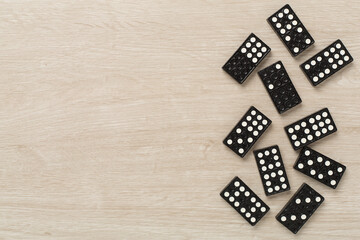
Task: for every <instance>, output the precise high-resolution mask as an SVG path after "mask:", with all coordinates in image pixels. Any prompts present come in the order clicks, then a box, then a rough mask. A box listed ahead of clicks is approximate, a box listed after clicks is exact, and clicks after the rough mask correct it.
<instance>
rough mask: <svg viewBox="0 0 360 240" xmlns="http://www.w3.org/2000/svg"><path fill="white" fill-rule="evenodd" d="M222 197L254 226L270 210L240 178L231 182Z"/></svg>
mask: <svg viewBox="0 0 360 240" xmlns="http://www.w3.org/2000/svg"><path fill="white" fill-rule="evenodd" d="M220 196H221V197H222V198H223V199H224V200H225V201H227V202H228V203H229V204H230V205H231V206H232V207H233V208H234V209H235V210H236V211H237V212H238V213H239V214H240V215H241V216H242V217H243V218H245V220H246V221H248V222H249V223H250V224H251V225H252V226H254V225H255V224H256V223H257V222H258V221H260V219H261V218H262V217H263V216H264V215H265V214H266V213H267V212H268V211H269V210H270V208H269V207H268V205H266V204H265V203H264V202H263V201H262V200H261V199H260V198H259V197H258V196H257V195H256V194H255V193H254V192H253V191H252V190H251V189H250V188H249V187H248V186H247V185H246V184H245V183H244V182H243V181H242V180H241V179H240V178H238V177H235V178H234V179H233V180H231V182H230V183H229V184H228V185H227V186H226V187H225V188H224V190H222V191H221V193H220Z"/></svg>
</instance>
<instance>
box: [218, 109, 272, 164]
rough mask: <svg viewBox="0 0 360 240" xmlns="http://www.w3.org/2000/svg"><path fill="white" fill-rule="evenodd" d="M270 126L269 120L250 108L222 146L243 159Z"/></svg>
mask: <svg viewBox="0 0 360 240" xmlns="http://www.w3.org/2000/svg"><path fill="white" fill-rule="evenodd" d="M270 124H271V120H270V119H268V118H267V117H266V116H265V115H264V114H262V113H261V112H260V111H259V110H257V109H256V108H255V107H251V108H250V109H249V110H248V111H247V113H246V114H245V115H244V116H243V117H242V119H241V120H240V122H239V123H238V124H237V125H236V126H235V128H234V129H233V130H232V131H231V132H230V133H229V135H228V136H227V137H226V138H225V140H224V144H225V145H227V146H228V147H229V148H230V149H232V150H233V151H234V152H235V153H237V154H238V155H239V156H240V157H243V156H245V154H246V153H247V152H248V151H249V149H250V148H251V147H252V145H253V144H254V143H255V142H256V140H257V139H258V138H259V137H260V136H261V135H262V133H263V132H264V131H265V130H266V129H267V127H268V126H269V125H270Z"/></svg>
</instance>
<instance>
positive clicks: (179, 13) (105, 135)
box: [0, 0, 360, 240]
mask: <svg viewBox="0 0 360 240" xmlns="http://www.w3.org/2000/svg"><path fill="white" fill-rule="evenodd" d="M286 3H289V4H290V5H291V6H292V7H293V9H294V10H295V12H296V13H297V15H298V16H299V17H300V19H301V20H302V22H303V23H304V24H305V26H306V27H307V28H308V30H309V31H310V33H311V34H312V36H313V37H314V39H315V41H316V43H315V45H314V46H313V47H311V48H310V49H308V50H307V51H305V52H304V53H303V54H301V55H300V56H299V57H297V58H295V59H294V58H292V57H291V56H290V54H289V53H288V52H287V50H286V48H285V47H284V46H283V44H282V43H281V42H280V40H279V39H278V37H277V36H276V35H275V33H274V32H273V30H272V29H271V27H270V26H269V25H268V23H267V22H266V18H267V17H268V16H270V15H271V14H272V13H274V12H275V11H276V10H278V9H279V8H280V7H282V6H283V5H284V4H286ZM359 12H360V3H359V1H357V0H347V1H342V2H339V1H335V0H334V1H310V0H303V1H287V2H285V1H265V0H257V1H234V0H231V1H220V0H219V1H210V0H201V1H200V0H197V1H183V0H175V1H161V0H156V1H155V0H154V1H131V0H127V1H124V0H122V1H46V0H38V1H1V2H0V44H1V48H0V79H1V80H0V135H1V140H0V155H1V158H0V164H1V167H0V239H221V238H224V239H265V238H266V239H277V240H279V239H341V240H343V239H359V238H360V231H359V226H360V207H359V201H360V186H359V182H360V181H359V171H360V161H359V159H358V158H359V149H360V144H359V131H360V127H359V123H360V122H359V118H360V109H359V102H360V94H359V90H360V81H359V65H358V60H359V59H360V43H359V33H360V28H359V21H360V17H359ZM250 32H254V33H255V34H257V35H258V36H259V37H260V38H261V39H262V40H263V41H264V42H266V43H267V44H268V45H269V46H270V47H271V48H272V51H271V54H270V55H269V56H268V57H267V58H266V59H265V60H264V61H263V62H262V63H261V65H260V66H259V68H258V69H257V70H259V69H261V68H264V67H266V66H267V65H269V64H271V63H273V62H275V61H277V60H282V61H283V63H284V65H285V67H286V69H287V71H288V73H289V75H290V77H291V79H292V81H293V82H294V85H295V86H296V88H297V90H298V92H299V94H300V96H301V98H302V100H303V103H302V104H301V105H300V106H298V107H296V108H295V109H293V110H291V111H289V112H288V113H286V114H283V115H281V116H280V115H279V114H278V113H277V112H276V110H275V108H274V106H273V104H272V102H271V101H270V98H269V96H268V95H267V92H266V91H265V89H264V87H263V85H262V83H261V81H260V79H259V78H258V76H257V75H256V74H252V75H251V77H250V78H249V79H248V80H247V81H246V83H245V84H243V85H240V84H238V83H237V82H235V81H234V80H233V79H232V78H231V77H230V76H228V75H227V74H226V73H225V72H224V71H222V69H221V67H222V65H223V64H224V63H225V62H226V60H227V59H228V58H229V57H230V56H231V55H232V54H233V52H234V51H235V50H236V49H237V48H238V47H239V45H240V44H241V43H242V42H243V40H244V39H245V38H246V37H247V36H248V35H249V34H250ZM338 38H340V39H341V40H342V41H343V42H344V44H345V45H346V46H347V48H348V49H349V51H350V53H351V54H352V56H353V57H354V59H355V60H354V62H353V63H352V64H351V65H350V66H348V67H347V68H346V69H344V70H342V71H341V72H339V73H338V74H336V75H335V76H333V77H331V78H330V79H328V80H327V81H326V82H324V83H323V84H321V85H319V86H318V87H316V88H314V87H312V86H311V84H310V83H309V82H308V80H307V79H306V78H305V75H304V74H303V73H302V72H301V70H300V68H299V67H298V65H299V64H300V63H302V62H303V61H305V60H306V59H307V58H309V57H310V56H312V55H313V54H315V53H317V52H318V51H320V50H321V49H323V48H324V47H326V46H327V45H328V44H330V43H332V42H333V41H334V40H336V39H338ZM250 105H255V106H256V107H257V108H259V110H261V111H262V112H263V113H265V114H266V115H267V116H268V117H269V118H270V119H272V121H273V124H272V126H271V127H270V129H269V130H268V131H267V132H266V133H265V134H264V135H263V137H262V138H261V139H260V140H259V141H258V142H257V143H256V145H255V147H254V148H253V149H256V148H261V147H266V146H269V145H271V144H278V145H279V146H280V149H281V153H282V155H283V159H284V162H285V166H286V170H287V173H288V176H289V181H290V184H291V187H292V190H291V191H289V192H287V193H282V194H279V195H275V196H273V197H266V196H265V194H264V192H263V188H262V185H261V182H260V177H259V174H258V171H257V168H256V165H255V161H254V157H253V156H252V153H251V152H250V153H249V154H248V155H247V156H246V157H245V158H244V159H241V158H239V157H238V156H237V155H235V154H234V153H232V152H231V151H230V150H229V149H228V148H227V147H226V146H224V145H223V144H222V140H223V138H224V137H225V136H226V134H227V133H228V132H229V131H230V130H231V128H232V127H233V126H234V124H235V123H236V122H237V121H238V120H239V119H240V117H241V116H242V115H243V114H244V113H245V111H246V110H247V109H248V107H249V106H250ZM322 107H328V108H329V109H330V111H331V114H332V115H333V117H334V119H335V122H336V124H337V126H338V129H339V130H338V132H337V133H336V134H333V135H332V136H329V137H327V138H325V139H323V140H321V141H319V142H318V143H316V144H313V145H312V146H313V147H314V149H316V150H318V151H320V152H322V153H323V154H325V155H327V156H329V157H332V158H333V159H335V160H338V161H340V162H341V163H343V164H345V165H346V166H347V171H346V173H345V175H344V177H343V179H342V182H341V183H340V185H339V186H338V189H336V190H333V189H330V188H328V187H326V186H324V185H322V184H320V183H318V182H316V181H314V180H312V179H310V178H308V177H306V176H305V175H302V174H301V173H299V172H296V171H295V170H294V169H293V168H292V165H293V163H294V161H295V159H296V157H297V154H298V153H297V152H295V151H294V150H293V149H292V148H291V146H290V144H289V142H288V139H287V137H286V135H285V133H284V131H283V127H284V126H285V125H287V124H289V123H291V122H293V121H295V120H297V119H299V118H301V117H304V116H306V115H308V114H310V113H312V112H315V111H317V110H319V109H320V108H322ZM235 175H237V176H239V177H240V178H242V179H243V180H244V181H245V182H246V183H247V184H248V185H249V186H250V187H251V188H252V189H253V190H254V191H255V192H256V193H257V194H258V195H259V197H260V198H262V199H263V200H264V201H265V202H266V203H267V204H268V205H269V206H270V208H271V210H270V212H269V213H268V214H267V215H266V216H265V217H264V218H263V219H262V220H261V221H260V222H259V223H258V225H257V226H255V227H251V226H250V225H249V224H248V223H247V222H246V221H245V220H244V219H243V218H242V217H241V216H240V215H238V213H236V211H234V210H233V209H232V208H231V207H230V206H228V204H227V203H226V202H225V201H224V200H223V199H222V198H221V197H220V196H219V192H220V191H221V190H222V188H223V187H224V186H225V185H226V184H227V183H228V182H229V181H230V180H231V179H232V178H233V177H234V176H235ZM303 182H307V183H308V184H310V185H311V186H312V187H314V188H315V189H316V190H317V191H319V192H320V193H321V194H323V196H324V197H325V198H326V200H325V202H324V204H323V205H322V206H321V207H320V208H319V209H318V211H317V212H316V213H315V215H314V216H313V217H311V219H310V221H309V222H308V223H307V224H306V225H305V226H304V227H303V228H302V229H301V231H300V232H299V233H298V235H296V236H295V235H293V234H292V233H291V232H290V231H288V230H287V229H286V228H284V227H283V226H282V225H281V224H279V223H278V222H277V221H276V220H275V218H274V217H275V215H276V214H277V213H278V212H279V211H280V209H281V208H282V207H283V205H284V204H285V203H286V202H287V201H288V200H289V198H290V197H291V196H292V194H293V193H294V192H295V191H296V190H297V188H298V187H299V186H300V185H301V184H302V183H303Z"/></svg>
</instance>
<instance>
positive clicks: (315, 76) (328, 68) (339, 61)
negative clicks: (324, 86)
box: [300, 39, 353, 86]
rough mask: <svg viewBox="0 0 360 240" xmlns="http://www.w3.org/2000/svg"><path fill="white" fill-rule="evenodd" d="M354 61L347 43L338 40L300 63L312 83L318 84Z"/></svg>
mask: <svg viewBox="0 0 360 240" xmlns="http://www.w3.org/2000/svg"><path fill="white" fill-rule="evenodd" d="M352 61H353V58H352V56H351V55H350V53H349V51H348V50H347V49H346V47H345V45H344V44H343V43H342V42H341V41H340V39H338V40H336V41H335V42H333V43H332V44H330V45H329V46H327V47H326V48H325V49H324V50H322V51H320V52H319V53H317V54H315V56H313V57H311V58H309V59H308V60H307V61H305V62H304V63H303V64H301V65H300V68H301V70H302V71H303V72H304V73H305V75H306V76H307V78H308V79H309V81H310V82H311V84H312V85H314V86H316V85H318V84H320V83H321V82H323V81H325V80H326V79H327V78H329V77H330V76H331V75H333V74H334V73H336V72H338V71H339V70H341V69H343V68H344V67H345V66H347V65H348V64H349V63H351V62H352Z"/></svg>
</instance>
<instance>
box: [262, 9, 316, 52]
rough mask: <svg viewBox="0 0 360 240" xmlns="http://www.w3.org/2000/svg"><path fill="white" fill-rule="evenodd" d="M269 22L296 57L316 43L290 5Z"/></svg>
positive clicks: (269, 19)
mask: <svg viewBox="0 0 360 240" xmlns="http://www.w3.org/2000/svg"><path fill="white" fill-rule="evenodd" d="M267 21H268V23H269V24H270V25H271V27H272V28H273V29H274V31H275V32H276V33H277V35H278V37H279V38H280V39H281V40H282V42H283V43H284V44H285V46H286V47H287V49H288V50H289V52H290V53H291V55H292V56H294V57H295V56H297V55H299V54H300V53H301V52H303V51H304V50H305V49H307V48H308V47H310V46H311V45H312V44H313V43H315V41H314V39H313V38H312V37H311V35H310V33H309V32H308V31H307V30H306V28H305V26H304V24H302V22H301V21H300V19H299V18H298V17H297V16H296V14H295V12H294V11H293V10H292V8H291V7H290V5H289V4H286V5H285V6H284V7H282V8H281V9H280V10H279V11H277V12H276V13H274V14H273V15H271V16H270V17H269V18H268V19H267Z"/></svg>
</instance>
